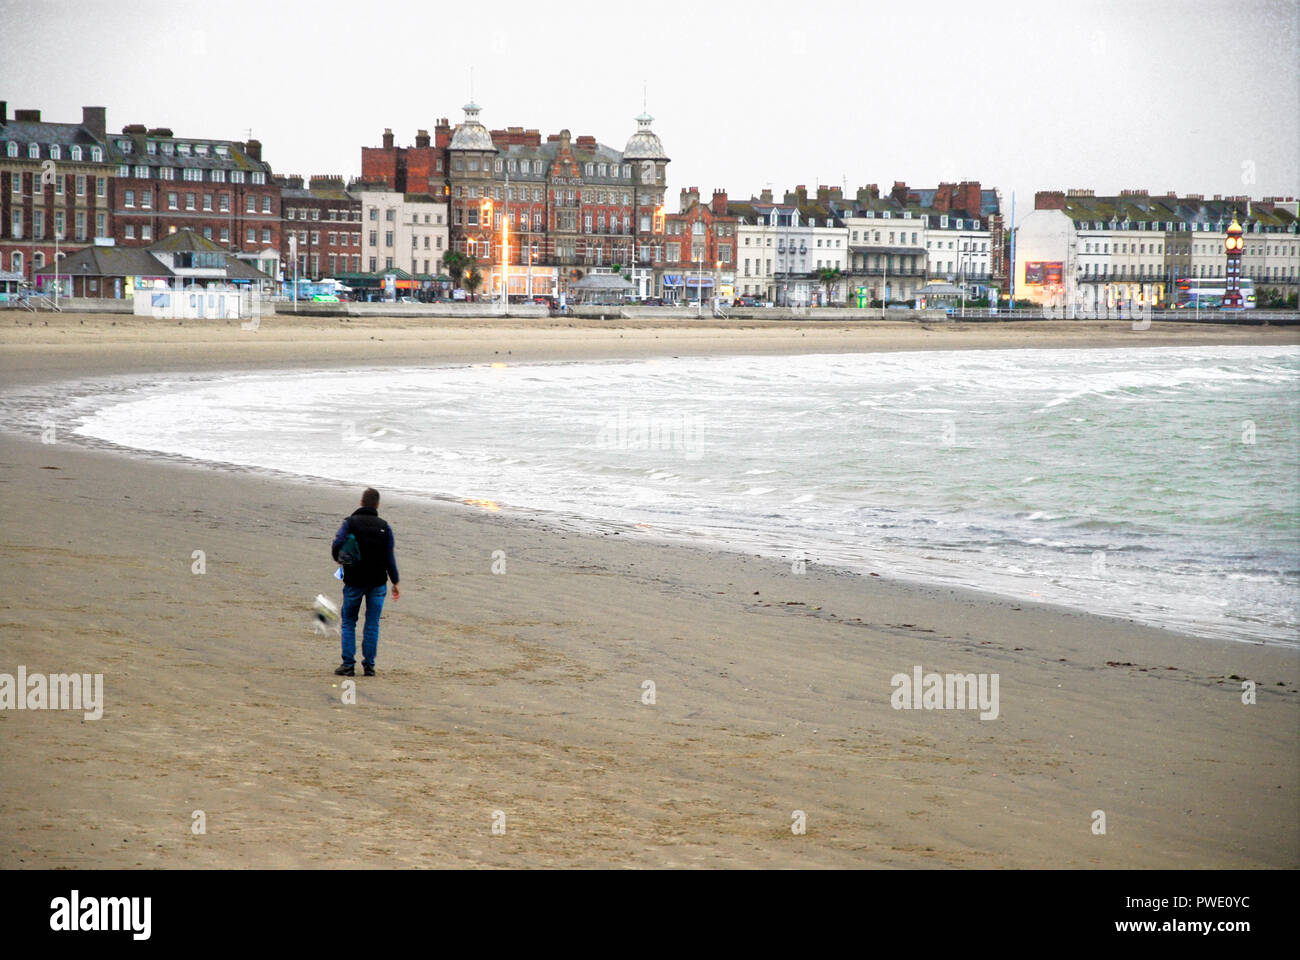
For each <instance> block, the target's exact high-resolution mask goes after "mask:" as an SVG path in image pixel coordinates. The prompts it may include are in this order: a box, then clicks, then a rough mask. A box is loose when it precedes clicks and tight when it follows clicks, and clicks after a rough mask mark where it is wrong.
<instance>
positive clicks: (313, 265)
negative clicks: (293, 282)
mask: <svg viewBox="0 0 1300 960" xmlns="http://www.w3.org/2000/svg"><path fill="white" fill-rule="evenodd" d="M275 182H276V185H277V186H279V188H280V211H281V213H282V214H283V216H282V218H281V223H280V262H281V263H283V264H284V265H285V266H284V270H285V279H286V280H288V279H290V278H291V277H290V275H291V274H293V273H294V268H295V266H296V268H297V271H296V275H297V276H298V277H299V278H300V279H306V280H321V279H323V278H327V277H329V278H335V279H337V277H338V275H339V274H341V273H354V274H355V273H361V201H360V200H359V199H358V198H357V197H356V196H355V195H353V194H351V193H349V192H348V190H347V188H346V184H345V182H344V179H343V177H342V175H340V174H325V175H317V176H313V177H311V178H310V179H309V180H308V181H307V182H306V185H304V183H303V178H302V177H300V176H298V175H297V174H289V175H287V176H282V177H276V178H275ZM291 241H292V242H291ZM295 260H296V263H295Z"/></svg>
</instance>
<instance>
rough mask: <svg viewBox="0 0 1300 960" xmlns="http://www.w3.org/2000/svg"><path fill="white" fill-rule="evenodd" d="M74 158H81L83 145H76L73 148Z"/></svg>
mask: <svg viewBox="0 0 1300 960" xmlns="http://www.w3.org/2000/svg"><path fill="white" fill-rule="evenodd" d="M72 159H73V160H80V159H81V147H77V146H74V147H73V148H72Z"/></svg>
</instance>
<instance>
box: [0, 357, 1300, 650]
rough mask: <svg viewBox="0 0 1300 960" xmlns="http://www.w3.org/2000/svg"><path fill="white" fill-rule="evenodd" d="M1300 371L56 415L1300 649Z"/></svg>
mask: <svg viewBox="0 0 1300 960" xmlns="http://www.w3.org/2000/svg"><path fill="white" fill-rule="evenodd" d="M1297 381H1300V350H1297V349H1296V348H1292V347H1172V348H1164V347H1156V348H1144V349H1140V350H1139V349H1116V350H1112V349H1098V350H985V351H927V352H912V353H907V352H904V353H887V354H836V355H814V356H795V357H708V358H680V359H667V358H660V359H657V360H656V361H654V362H644V361H642V362H604V363H556V364H539V365H532V366H515V367H507V368H491V367H487V366H461V367H443V368H404V369H392V368H385V369H383V370H382V371H377V370H359V371H350V372H349V371H330V372H329V373H328V375H322V374H321V373H319V372H303V371H289V372H275V373H257V374H238V375H234V376H230V377H225V378H220V379H214V378H204V379H194V380H184V379H176V378H167V379H153V380H136V381H129V382H118V383H115V384H113V385H112V387H111V389H110V388H104V389H102V390H100V392H99V393H94V392H93V391H92V395H90V396H80V397H79V398H78V399H77V401H76V403H75V404H72V405H71V406H70V407H69V409H73V407H75V413H76V419H77V420H78V426H77V431H78V432H79V433H80V435H82V436H84V437H88V438H97V439H99V440H102V441H107V442H111V443H114V444H119V445H122V446H125V447H131V448H135V449H139V450H146V451H154V452H158V453H165V454H173V455H181V456H186V457H192V458H195V459H199V460H205V461H214V462H219V463H228V464H236V465H239V466H244V467H255V468H267V469H274V470H279V471H284V472H288V473H296V474H301V475H305V476H316V477H326V478H330V479H335V480H340V481H344V482H352V483H357V484H373V485H375V486H378V487H380V488H384V487H388V488H392V489H402V490H406V491H412V492H422V493H426V494H431V495H443V496H452V497H457V498H474V499H481V500H491V501H494V502H496V503H498V504H501V505H503V506H505V507H510V506H517V507H523V508H531V509H538V510H545V511H550V512H552V513H553V514H554V515H555V516H556V517H570V518H587V519H589V520H592V521H599V522H602V523H611V522H613V523H620V524H637V523H644V524H649V525H650V527H651V529H653V530H654V531H655V533H656V534H657V535H664V536H674V535H678V536H682V537H690V538H692V539H696V540H698V539H701V538H703V539H710V538H711V539H714V540H717V541H720V542H725V543H727V544H730V545H734V546H737V547H740V548H744V549H752V550H759V551H762V552H766V553H773V554H781V555H787V554H790V553H792V552H798V554H799V555H800V556H808V557H810V558H817V559H820V560H822V561H823V562H835V563H837V564H840V565H843V566H846V567H849V568H851V569H856V570H861V571H863V572H866V571H867V570H868V569H870V570H871V571H873V572H878V573H881V574H884V575H894V576H900V577H912V578H920V579H926V580H930V581H938V582H945V583H954V584H961V585H967V586H975V587H979V588H982V589H988V590H995V591H998V592H1002V593H1006V594H1010V595H1014V596H1022V597H1032V598H1034V599H1041V600H1046V601H1051V602H1058V603H1064V604H1071V605H1075V606H1079V607H1082V608H1085V609H1089V610H1095V611H1098V612H1103V613H1109V614H1114V615H1119V616H1128V617H1132V618H1134V619H1138V620H1143V621H1146V622H1152V623H1158V624H1161V625H1166V626H1171V627H1174V628H1177V629H1181V630H1185V631H1188V632H1192V633H1197V634H1203V635H1212V636H1223V637H1233V638H1237V639H1250V640H1268V641H1279V642H1295V641H1296V640H1297V635H1298V630H1300V611H1298V610H1297V600H1296V598H1297V594H1300V591H1297V589H1296V588H1297V586H1300V581H1298V580H1297V574H1296V571H1297V570H1300V526H1298V524H1300V521H1298V519H1297V516H1296V512H1297V511H1296V502H1297V494H1298V487H1297V474H1298V473H1300V454H1298V449H1300V444H1298V443H1297V437H1298V436H1300V404H1298V402H1297V391H1296V389H1295V388H1296V386H1297ZM83 392H84V391H83ZM13 402H16V401H12V398H11V406H12V403H13ZM45 402H46V403H48V402H49V398H48V397H47V398H46V400H45ZM0 403H3V401H2V400H0ZM69 403H71V401H69ZM1246 424H1249V425H1250V430H1251V431H1253V439H1254V442H1253V443H1249V442H1246V440H1245V439H1243V438H1244V437H1245V436H1246V432H1245V430H1246V427H1245V425H1246ZM760 477H761V481H760V483H761V485H755V480H756V479H757V478H760ZM792 511H793V512H792ZM1098 553H1101V554H1102V555H1104V558H1105V560H1104V567H1103V568H1101V570H1100V571H1098V570H1097V569H1094V563H1095V560H1094V557H1095V555H1096V554H1098ZM975 557H979V558H981V559H980V561H979V562H976V563H972V562H971V560H972V559H973V558H975ZM992 558H995V560H994V562H989V560H990V559H992Z"/></svg>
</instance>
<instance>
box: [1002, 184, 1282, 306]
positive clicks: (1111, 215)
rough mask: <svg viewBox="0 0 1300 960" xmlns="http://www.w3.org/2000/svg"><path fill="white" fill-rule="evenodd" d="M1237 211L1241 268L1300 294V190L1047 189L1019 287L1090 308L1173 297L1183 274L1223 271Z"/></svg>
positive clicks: (1025, 294)
mask: <svg viewBox="0 0 1300 960" xmlns="http://www.w3.org/2000/svg"><path fill="white" fill-rule="evenodd" d="M1234 217H1236V218H1237V219H1238V220H1239V221H1240V222H1241V225H1242V227H1243V229H1244V239H1245V241H1246V242H1245V252H1244V256H1243V258H1242V277H1243V278H1246V279H1251V280H1253V281H1255V285H1256V288H1257V289H1261V288H1264V287H1269V288H1274V289H1277V290H1278V291H1279V292H1280V293H1281V295H1282V296H1284V297H1286V296H1290V295H1291V294H1294V293H1295V291H1296V288H1297V282H1300V235H1298V221H1297V201H1296V199H1295V198H1294V197H1266V198H1264V199H1263V200H1252V199H1251V198H1250V197H1248V196H1229V197H1224V196H1215V197H1213V198H1212V199H1210V200H1206V199H1205V197H1204V196H1203V195H1201V194H1189V195H1187V196H1182V197H1180V196H1178V195H1177V194H1176V193H1173V192H1169V193H1165V194H1163V195H1159V196H1152V195H1150V194H1149V193H1148V192H1147V191H1146V190H1138V189H1130V190H1123V191H1121V192H1120V194H1119V195H1118V196H1097V195H1096V193H1095V192H1094V191H1092V190H1087V189H1072V190H1064V191H1062V190H1043V191H1039V192H1038V193H1037V194H1035V197H1034V210H1033V212H1032V213H1030V214H1029V215H1028V216H1027V217H1025V219H1024V220H1023V221H1022V222H1021V224H1020V226H1019V229H1018V231H1017V235H1016V263H1015V280H1016V296H1017V298H1019V299H1027V300H1030V301H1032V302H1035V303H1044V302H1051V301H1059V302H1065V303H1073V304H1077V305H1078V306H1081V307H1083V308H1085V309H1110V308H1113V307H1118V306H1123V305H1125V304H1128V305H1149V306H1165V305H1168V304H1169V303H1171V302H1173V301H1174V300H1175V296H1176V289H1175V286H1176V283H1177V281H1178V280H1179V279H1183V278H1198V279H1204V278H1221V277H1223V274H1224V268H1225V265H1226V261H1225V258H1224V240H1225V239H1226V237H1227V229H1228V226H1229V224H1231V222H1232V220H1233V218H1234Z"/></svg>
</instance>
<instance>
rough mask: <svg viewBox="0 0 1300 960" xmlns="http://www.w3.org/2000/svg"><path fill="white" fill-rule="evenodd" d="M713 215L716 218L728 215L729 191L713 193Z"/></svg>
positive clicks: (715, 191)
mask: <svg viewBox="0 0 1300 960" xmlns="http://www.w3.org/2000/svg"><path fill="white" fill-rule="evenodd" d="M712 206H713V215H714V216H715V217H725V216H726V215H727V191H726V190H716V189H715V190H714V191H713V204H712Z"/></svg>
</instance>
